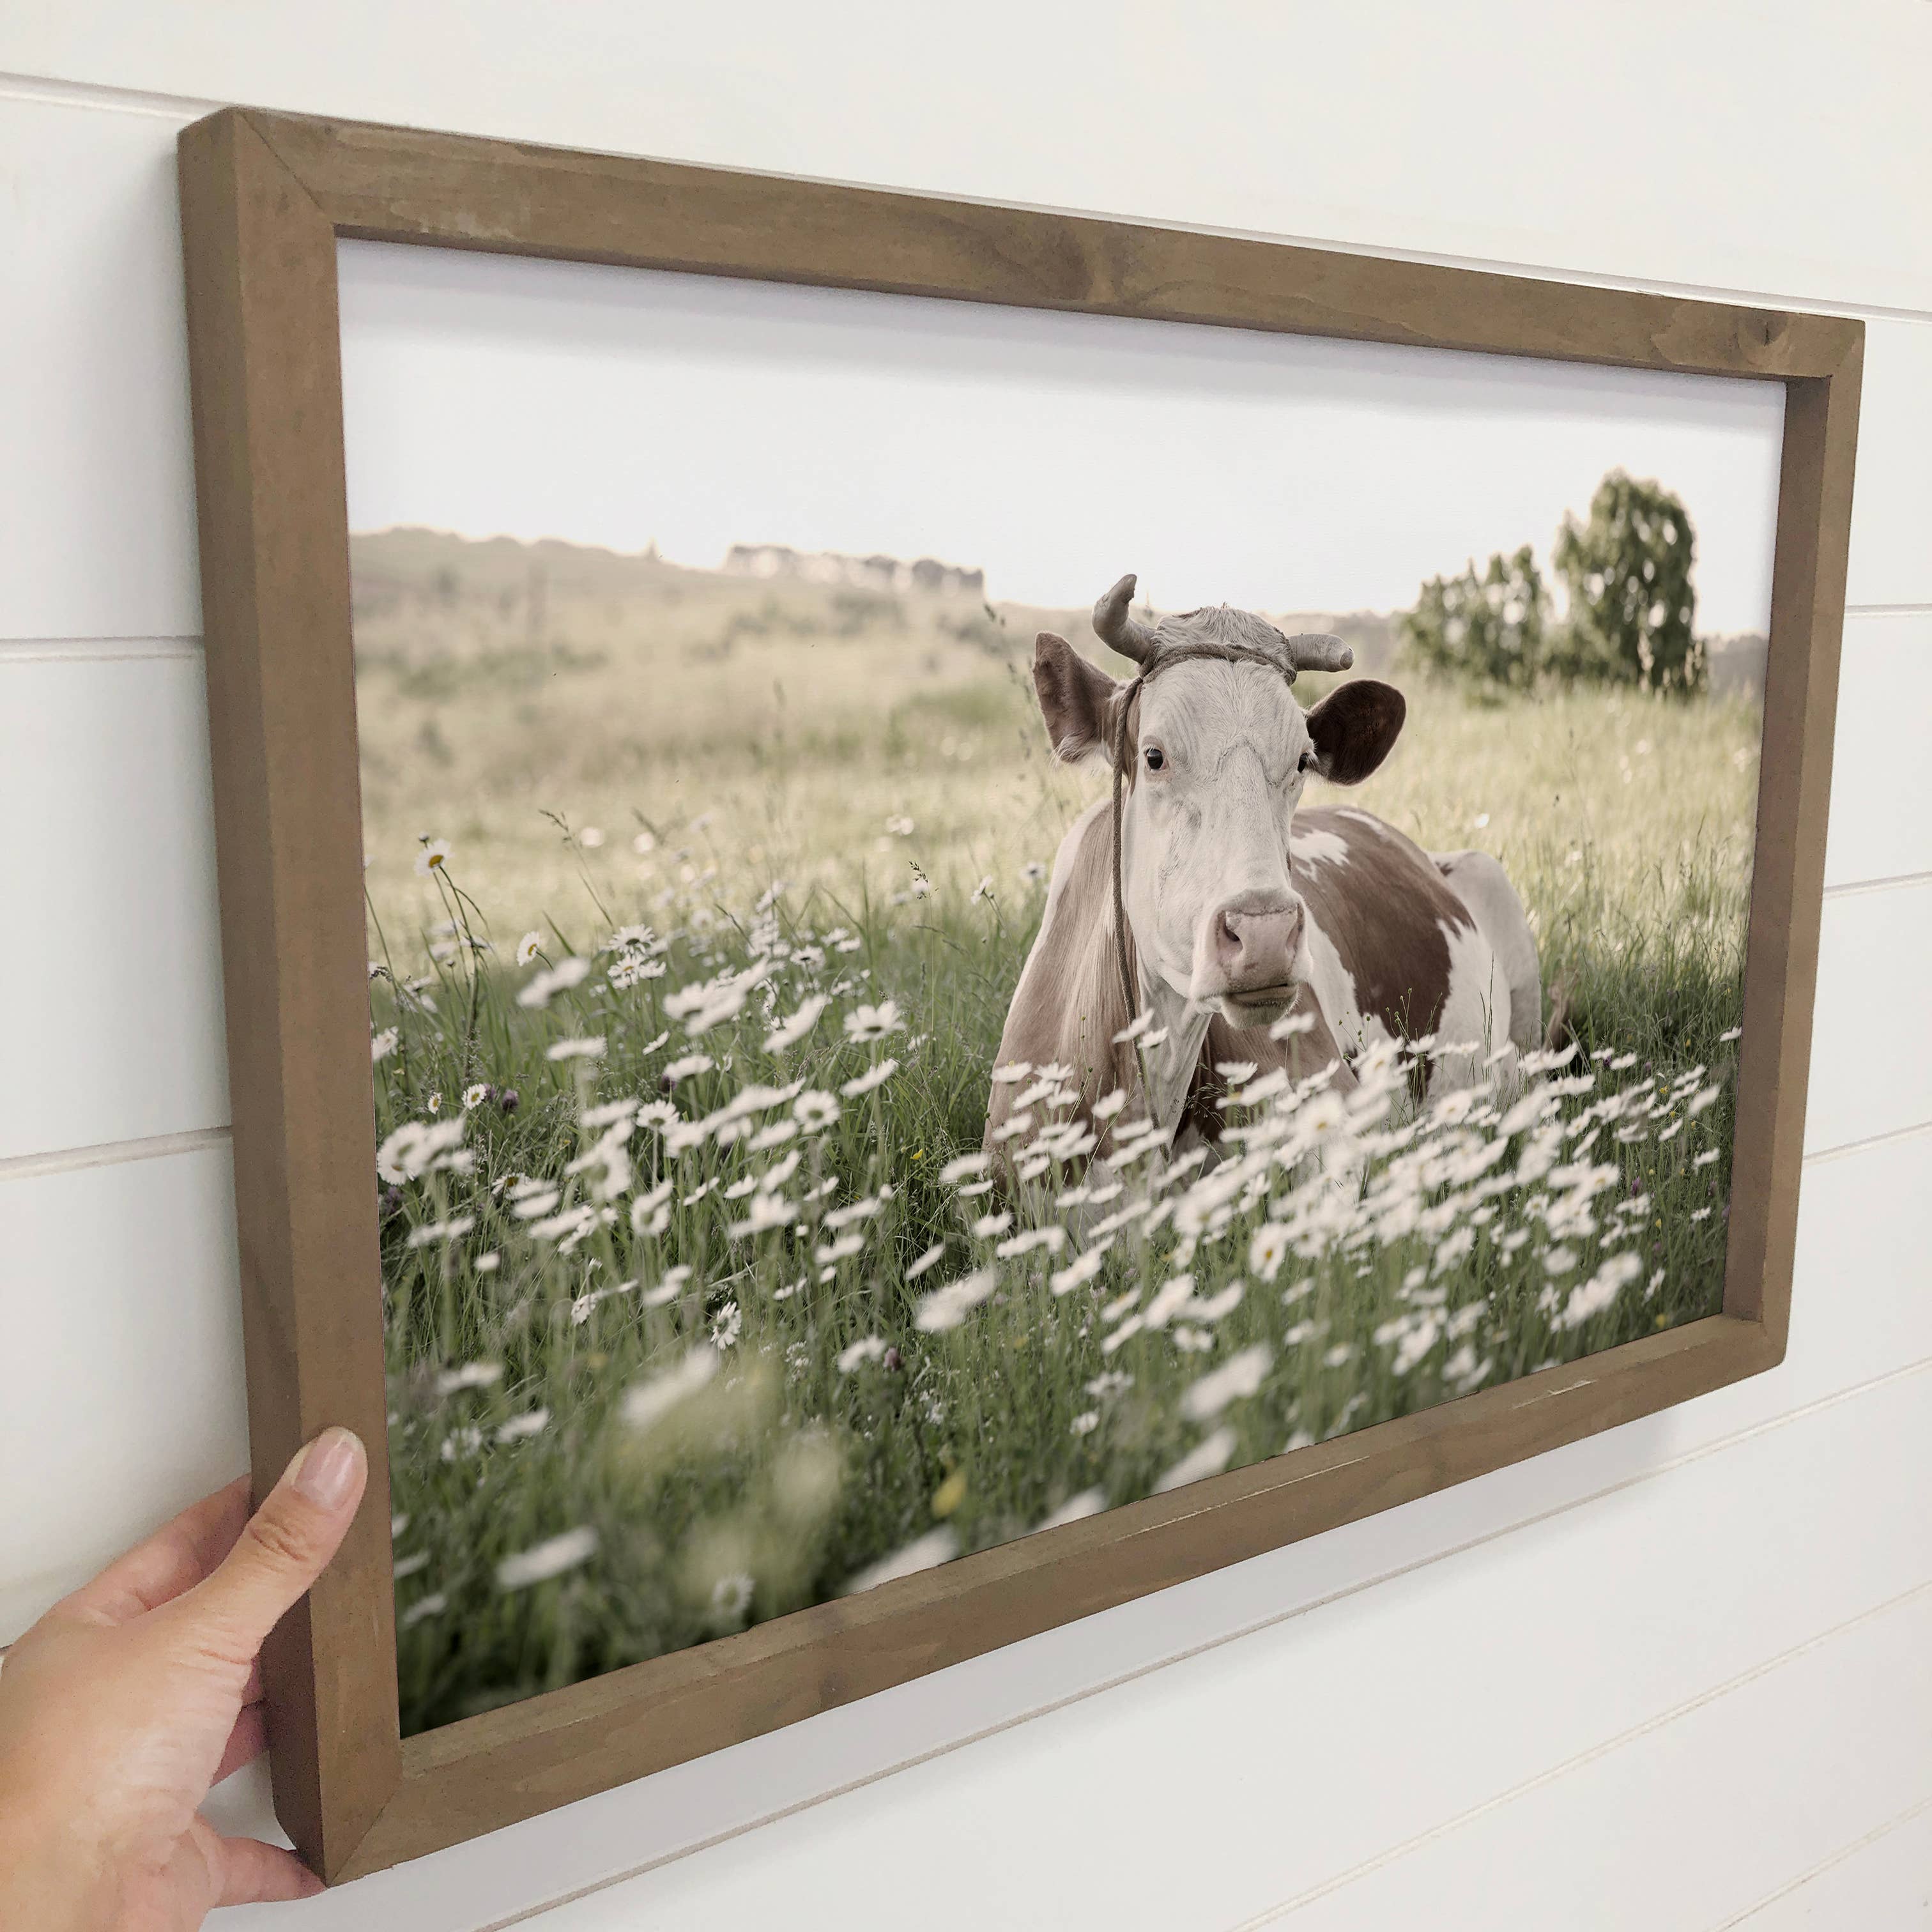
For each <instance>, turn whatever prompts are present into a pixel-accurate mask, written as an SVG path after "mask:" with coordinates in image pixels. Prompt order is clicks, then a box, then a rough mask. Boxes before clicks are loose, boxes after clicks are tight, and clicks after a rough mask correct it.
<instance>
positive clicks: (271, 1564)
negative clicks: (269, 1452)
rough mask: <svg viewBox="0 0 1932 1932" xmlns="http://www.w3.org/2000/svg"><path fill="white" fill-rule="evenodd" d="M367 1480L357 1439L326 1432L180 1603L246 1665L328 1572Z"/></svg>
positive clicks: (366, 1464)
mask: <svg viewBox="0 0 1932 1932" xmlns="http://www.w3.org/2000/svg"><path fill="white" fill-rule="evenodd" d="M368 1478H369V1459H368V1452H367V1451H365V1449H364V1448H363V1447H362V1440H361V1439H360V1438H359V1437H358V1436H356V1435H354V1434H353V1433H351V1432H350V1430H347V1429H326V1430H323V1433H321V1434H320V1436H317V1438H316V1439H315V1440H314V1442H311V1443H310V1444H309V1445H308V1446H307V1447H306V1448H303V1449H302V1450H299V1451H297V1452H296V1456H295V1458H294V1460H293V1461H292V1462H290V1464H289V1466H288V1467H287V1469H284V1471H283V1472H282V1476H281V1481H279V1482H278V1483H277V1484H276V1485H275V1487H274V1488H273V1489H272V1490H270V1491H269V1493H268V1495H267V1496H266V1497H265V1498H263V1502H262V1506H261V1508H260V1509H258V1510H257V1511H256V1512H255V1514H254V1515H253V1516H252V1517H250V1518H249V1520H248V1525H247V1526H246V1527H245V1529H243V1530H242V1534H241V1535H240V1537H239V1538H237V1540H236V1544H235V1547H234V1548H233V1550H230V1551H229V1553H228V1554H227V1556H226V1557H224V1558H223V1559H222V1562H221V1564H220V1567H219V1568H217V1569H216V1570H215V1571H214V1573H213V1574H211V1575H210V1576H209V1577H207V1578H206V1579H205V1580H204V1581H203V1582H202V1583H200V1584H199V1585H197V1586H196V1588H195V1589H193V1590H191V1591H190V1592H188V1594H187V1596H186V1597H184V1598H181V1600H180V1601H181V1604H182V1605H183V1607H186V1605H187V1604H189V1603H190V1602H191V1603H193V1604H195V1605H196V1607H197V1612H198V1614H199V1616H202V1617H205V1618H207V1619H210V1620H211V1622H213V1623H214V1625H215V1627H216V1628H217V1629H218V1630H219V1631H220V1632H221V1634H222V1635H223V1637H226V1638H229V1640H232V1641H233V1643H234V1645H235V1646H236V1653H237V1655H239V1656H241V1657H244V1658H252V1657H253V1656H254V1654H255V1653H256V1652H257V1651H258V1650H259V1649H260V1648H261V1646H262V1640H263V1639H264V1638H265V1637H266V1636H267V1635H268V1634H269V1631H272V1630H273V1629H274V1628H275V1625H277V1624H278V1623H279V1622H281V1620H282V1619H283V1618H284V1616H287V1614H288V1613H289V1611H290V1610H292V1609H293V1607H295V1605H296V1604H297V1603H298V1602H299V1601H300V1600H301V1598H302V1595H303V1594H304V1592H306V1591H307V1590H308V1587H309V1586H310V1585H311V1583H314V1581H315V1580H316V1579H317V1577H320V1575H321V1574H322V1573H323V1571H324V1570H326V1569H327V1568H328V1567H329V1562H330V1560H331V1559H332V1558H333V1557H334V1556H335V1553H336V1551H337V1550H339V1549H340V1548H341V1547H342V1539H343V1538H344V1537H345V1536H346V1535H347V1534H348V1533H349V1526H350V1523H353V1521H354V1520H355V1517H356V1508H357V1505H359V1504H360V1503H361V1502H362V1491H363V1489H364V1487H365V1484H367V1483H368Z"/></svg>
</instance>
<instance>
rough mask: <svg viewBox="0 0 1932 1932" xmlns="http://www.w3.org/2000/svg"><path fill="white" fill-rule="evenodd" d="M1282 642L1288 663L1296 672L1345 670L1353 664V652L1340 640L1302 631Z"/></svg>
mask: <svg viewBox="0 0 1932 1932" xmlns="http://www.w3.org/2000/svg"><path fill="white" fill-rule="evenodd" d="M1284 641H1285V642H1286V644H1287V646H1288V661H1289V663H1290V664H1292V665H1293V666H1294V667H1295V669H1296V670H1347V669H1348V668H1349V666H1350V665H1351V664H1353V663H1354V662H1355V652H1353V651H1352V650H1351V649H1349V646H1347V645H1346V644H1345V643H1343V641H1342V640H1341V639H1340V637H1324V636H1322V635H1320V634H1318V633H1317V632H1315V631H1303V632H1301V633H1300V634H1298V635H1297V636H1295V637H1289V638H1287V639H1286V640H1284Z"/></svg>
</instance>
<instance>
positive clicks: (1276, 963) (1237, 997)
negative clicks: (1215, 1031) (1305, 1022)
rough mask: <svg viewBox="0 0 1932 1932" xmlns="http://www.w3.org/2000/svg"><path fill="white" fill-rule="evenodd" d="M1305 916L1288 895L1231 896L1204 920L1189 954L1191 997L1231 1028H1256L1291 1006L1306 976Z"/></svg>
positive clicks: (1306, 920) (1273, 893)
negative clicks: (1191, 955) (1192, 965)
mask: <svg viewBox="0 0 1932 1932" xmlns="http://www.w3.org/2000/svg"><path fill="white" fill-rule="evenodd" d="M1307 923H1308V912H1307V907H1305V906H1304V904H1302V902H1301V900H1300V899H1299V898H1297V897H1296V896H1295V894H1294V893H1292V892H1267V891H1253V892H1240V893H1237V894H1236V895H1235V897H1234V898H1231V899H1227V900H1224V901H1223V902H1222V903H1221V904H1220V905H1218V906H1217V907H1215V908H1214V910H1213V911H1212V912H1211V913H1209V914H1208V921H1207V925H1206V927H1205V930H1204V931H1203V932H1202V935H1201V938H1200V943H1199V944H1198V945H1197V947H1196V950H1195V971H1194V986H1193V999H1194V1001H1195V1002H1196V1004H1198V1005H1200V1006H1212V1007H1218V1008H1219V1010H1220V1013H1221V1016H1222V1017H1223V1019H1226V1021H1228V1022H1229V1024H1230V1025H1234V1026H1238V1027H1252V1026H1261V1025H1267V1024H1268V1023H1269V1022H1271V1021H1274V1020H1276V1019H1280V1017H1281V1016H1282V1015H1283V1013H1286V1011H1287V1010H1288V1009H1289V1007H1291V1006H1292V1004H1294V1002H1295V994H1296V992H1297V990H1298V988H1299V986H1300V985H1301V981H1302V980H1304V978H1306V977H1307V962H1306V958H1305V946H1304V942H1305V941H1306V939H1307Z"/></svg>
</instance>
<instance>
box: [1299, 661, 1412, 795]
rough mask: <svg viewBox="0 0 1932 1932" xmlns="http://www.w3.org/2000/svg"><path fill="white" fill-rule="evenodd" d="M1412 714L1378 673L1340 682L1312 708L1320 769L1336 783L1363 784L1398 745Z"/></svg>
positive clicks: (1310, 727)
mask: <svg viewBox="0 0 1932 1932" xmlns="http://www.w3.org/2000/svg"><path fill="white" fill-rule="evenodd" d="M1407 715H1409V706H1408V705H1407V703H1406V702H1404V700H1403V694H1402V693H1401V692H1400V691H1398V690H1397V689H1396V688H1395V686H1394V685H1392V684H1378V683H1377V682H1376V680H1375V679H1373V678H1372V677H1358V678H1352V679H1349V682H1347V683H1346V684H1338V685H1337V686H1336V687H1335V688H1334V690H1333V691H1331V692H1330V693H1329V694H1328V696H1327V697H1325V698H1324V699H1323V700H1322V702H1321V703H1319V704H1318V705H1317V706H1316V707H1315V709H1313V711H1311V712H1310V713H1309V714H1308V736H1309V738H1310V741H1311V742H1313V745H1314V747H1315V769H1316V770H1317V771H1318V772H1320V773H1321V774H1322V776H1323V777H1324V778H1326V779H1328V781H1329V783H1330V784H1345V785H1352V784H1361V781H1363V779H1364V778H1367V776H1368V775H1369V774H1370V772H1372V771H1373V770H1374V769H1376V766H1378V765H1379V764H1380V763H1382V760H1383V759H1385V757H1388V754H1389V753H1390V751H1391V750H1392V749H1393V748H1394V745H1395V741H1396V740H1397V738H1399V737H1400V736H1401V735H1402V721H1403V718H1406V716H1407Z"/></svg>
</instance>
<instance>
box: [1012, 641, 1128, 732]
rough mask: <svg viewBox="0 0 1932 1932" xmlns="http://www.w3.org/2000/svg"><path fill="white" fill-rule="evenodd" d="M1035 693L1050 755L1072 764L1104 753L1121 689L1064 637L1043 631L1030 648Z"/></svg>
mask: <svg viewBox="0 0 1932 1932" xmlns="http://www.w3.org/2000/svg"><path fill="white" fill-rule="evenodd" d="M1033 688H1034V690H1035V691H1037V692H1039V694H1040V715H1041V716H1042V717H1043V718H1045V719H1046V735H1047V738H1048V739H1049V742H1051V743H1052V746H1053V751H1054V755H1055V757H1058V758H1062V759H1064V760H1066V762H1067V763H1068V764H1070V765H1076V764H1078V763H1079V762H1080V760H1082V758H1086V757H1092V756H1093V755H1094V754H1096V753H1097V752H1099V753H1104V752H1105V751H1106V741H1107V721H1108V719H1109V718H1110V717H1111V716H1112V712H1113V700H1114V697H1115V693H1116V692H1118V691H1119V689H1120V686H1119V685H1117V684H1116V683H1115V682H1114V680H1113V679H1112V678H1111V677H1109V676H1108V675H1107V673H1106V672H1105V671H1103V670H1097V669H1096V668H1095V667H1094V665H1092V664H1089V663H1088V661H1087V660H1086V659H1085V658H1083V657H1082V655H1080V653H1079V652H1078V651H1076V649H1074V648H1073V646H1072V645H1071V644H1070V643H1068V642H1067V640H1066V639H1065V638H1064V637H1056V636H1055V634H1053V632H1052V631H1041V632H1040V635H1039V636H1038V637H1037V638H1035V639H1034V646H1033Z"/></svg>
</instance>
